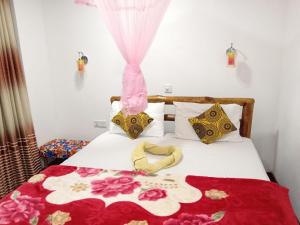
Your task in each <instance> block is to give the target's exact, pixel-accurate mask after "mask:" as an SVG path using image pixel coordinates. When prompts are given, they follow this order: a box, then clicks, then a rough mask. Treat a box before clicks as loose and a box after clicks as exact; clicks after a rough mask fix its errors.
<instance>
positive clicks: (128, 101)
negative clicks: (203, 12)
mask: <svg viewBox="0 0 300 225" xmlns="http://www.w3.org/2000/svg"><path fill="white" fill-rule="evenodd" d="M75 2H76V3H81V4H86V5H91V6H95V7H97V8H98V9H99V11H100V12H101V15H102V17H103V18H104V19H105V22H106V24H107V26H108V29H109V30H110V32H111V34H112V36H113V38H114V40H115V42H116V44H117V46H118V48H119V50H120V52H121V54H122V55H123V57H124V59H125V60H126V62H127V65H126V67H125V70H124V76H123V89H122V97H121V102H122V108H123V112H124V113H125V114H126V115H128V114H129V115H132V114H138V113H140V112H143V111H144V110H145V109H146V108H147V87H146V83H145V80H144V76H143V73H142V71H141V68H140V64H141V62H142V60H143V58H144V57H145V55H146V53H147V50H148V49H149V47H150V45H151V43H152V41H153V38H154V36H155V33H156V30H157V28H158V27H159V24H160V22H161V20H162V18H163V16H164V14H165V12H166V9H167V7H168V5H169V3H170V0H75Z"/></svg>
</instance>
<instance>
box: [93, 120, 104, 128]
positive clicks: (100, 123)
mask: <svg viewBox="0 0 300 225" xmlns="http://www.w3.org/2000/svg"><path fill="white" fill-rule="evenodd" d="M94 127H96V128H106V127H107V123H106V120H95V121H94Z"/></svg>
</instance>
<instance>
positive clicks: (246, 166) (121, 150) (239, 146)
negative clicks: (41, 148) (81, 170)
mask: <svg viewBox="0 0 300 225" xmlns="http://www.w3.org/2000/svg"><path fill="white" fill-rule="evenodd" d="M141 141H148V142H151V143H154V144H158V145H175V146H177V147H180V148H181V150H182V153H183V158H182V160H181V161H180V163H179V164H177V165H176V166H174V167H171V168H168V169H164V170H161V171H159V172H158V173H159V174H170V173H171V174H182V175H198V176H208V177H230V178H252V179H260V180H269V179H268V176H267V174H266V172H265V170H264V167H263V164H262V162H261V160H260V158H259V155H258V153H257V150H256V149H255V147H254V144H253V142H252V140H251V139H248V138H243V141H242V142H217V143H213V144H210V145H206V144H203V143H201V142H200V141H192V140H183V139H178V138H176V137H175V134H172V133H168V134H166V135H165V136H164V137H140V138H138V139H136V140H131V139H129V138H128V137H126V136H124V135H121V134H111V133H109V132H106V133H104V134H102V135H100V136H99V137H97V138H96V139H94V140H93V141H92V142H91V143H90V144H88V145H87V146H86V147H85V148H84V149H82V150H81V151H80V152H78V153H77V154H75V155H74V156H72V157H70V158H69V159H67V160H66V161H65V162H63V165H69V166H79V167H92V168H105V169H117V170H132V169H133V165H132V162H131V153H132V151H133V149H134V148H135V147H136V146H137V145H138V144H139V143H140V142H141ZM160 157H161V156H153V155H148V159H149V161H150V162H154V161H155V160H157V159H159V158H160Z"/></svg>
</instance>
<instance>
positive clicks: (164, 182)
mask: <svg viewBox="0 0 300 225" xmlns="http://www.w3.org/2000/svg"><path fill="white" fill-rule="evenodd" d="M185 179H186V177H185V176H173V175H165V176H145V175H144V174H143V173H139V172H128V171H116V170H97V171H96V170H95V169H89V168H85V169H82V168H78V169H77V170H76V171H74V172H72V173H69V174H66V175H63V176H59V177H49V178H47V179H46V180H45V181H44V183H43V187H44V188H45V189H48V190H50V191H52V192H51V193H50V194H49V195H48V196H47V197H46V200H47V202H49V203H52V204H66V203H70V202H73V201H77V200H82V199H90V198H95V199H101V200H102V201H104V202H105V205H106V207H107V206H109V205H110V204H112V203H115V202H121V201H129V202H133V203H136V204H138V205H140V206H141V207H143V208H144V209H146V210H147V211H148V212H150V213H152V214H154V215H156V216H169V215H172V214H174V213H176V212H177V211H178V210H179V209H180V203H193V202H197V201H198V200H200V199H201V197H202V193H201V191H200V190H199V189H197V188H195V187H193V186H191V185H189V184H188V183H186V182H185Z"/></svg>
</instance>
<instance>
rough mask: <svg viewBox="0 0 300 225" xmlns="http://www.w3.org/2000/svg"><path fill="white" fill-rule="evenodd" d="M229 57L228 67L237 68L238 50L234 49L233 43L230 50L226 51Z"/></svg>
mask: <svg viewBox="0 0 300 225" xmlns="http://www.w3.org/2000/svg"><path fill="white" fill-rule="evenodd" d="M226 55H227V65H228V66H229V67H235V66H236V56H237V50H236V49H235V48H234V47H233V43H231V46H230V48H228V49H227V50H226Z"/></svg>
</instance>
